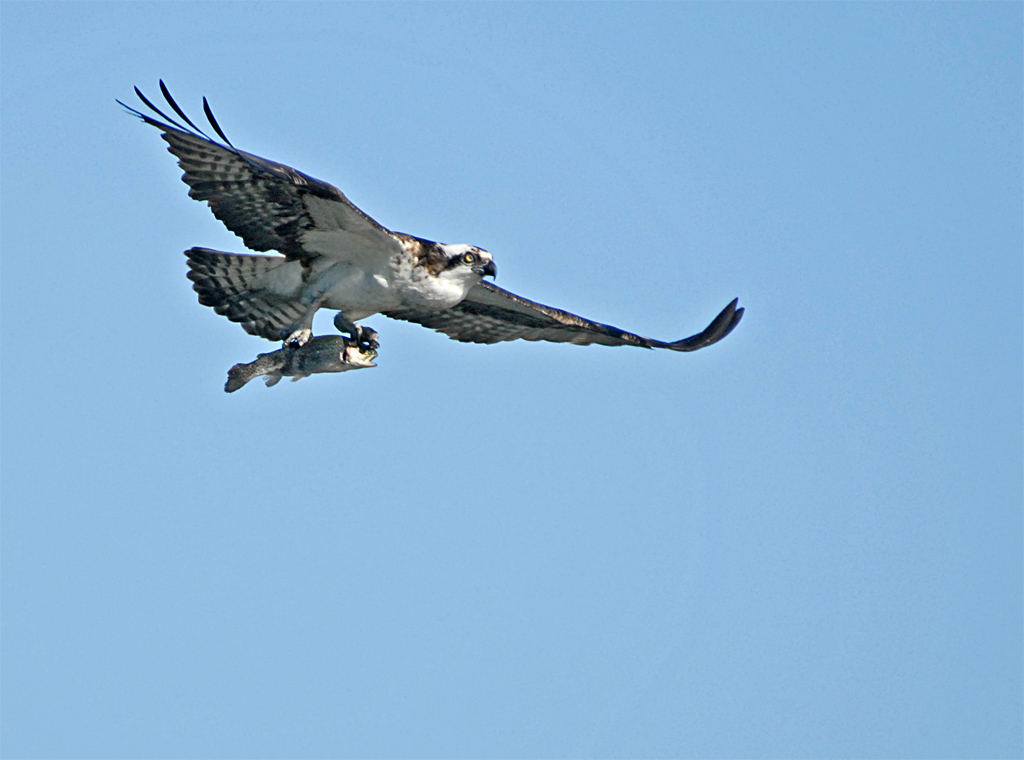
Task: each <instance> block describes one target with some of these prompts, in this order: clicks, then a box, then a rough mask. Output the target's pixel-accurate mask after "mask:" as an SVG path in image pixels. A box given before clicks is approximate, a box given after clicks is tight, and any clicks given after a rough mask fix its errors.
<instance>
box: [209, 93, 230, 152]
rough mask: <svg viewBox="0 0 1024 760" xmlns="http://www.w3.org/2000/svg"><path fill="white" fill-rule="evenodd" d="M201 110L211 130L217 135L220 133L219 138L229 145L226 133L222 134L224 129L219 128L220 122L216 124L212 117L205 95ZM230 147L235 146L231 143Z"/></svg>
mask: <svg viewBox="0 0 1024 760" xmlns="http://www.w3.org/2000/svg"><path fill="white" fill-rule="evenodd" d="M203 111H204V112H205V113H206V118H207V119H208V120H209V122H210V126H211V127H213V130H214V131H215V132H216V133H217V134H218V135H220V139H221V140H223V141H224V142H226V143H227V144H228V145H231V141H230V140H229V139H228V137H227V135H225V134H224V131H223V130H222V129H221V128H220V124H218V123H217V120H216V119H215V118H214V117H213V109H211V108H210V104H209V103H207V102H206V97H205V96H204V97H203ZM231 147H232V148H234V147H235V146H234V145H231Z"/></svg>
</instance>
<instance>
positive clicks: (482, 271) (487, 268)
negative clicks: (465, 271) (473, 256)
mask: <svg viewBox="0 0 1024 760" xmlns="http://www.w3.org/2000/svg"><path fill="white" fill-rule="evenodd" d="M474 271H475V272H476V273H477V274H478V275H480V276H481V277H486V276H487V275H490V276H491V277H497V276H498V268H497V267H496V266H494V262H493V261H488V262H487V263H486V264H484V265H483V266H482V267H477V268H476V269H475V270H474Z"/></svg>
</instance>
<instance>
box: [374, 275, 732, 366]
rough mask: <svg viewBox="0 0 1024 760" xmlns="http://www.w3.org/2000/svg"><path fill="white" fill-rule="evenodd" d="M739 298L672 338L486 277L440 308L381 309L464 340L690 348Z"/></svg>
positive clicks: (722, 331)
mask: <svg viewBox="0 0 1024 760" xmlns="http://www.w3.org/2000/svg"><path fill="white" fill-rule="evenodd" d="M738 300H739V299H733V301H732V303H730V304H729V305H728V306H726V307H725V308H724V309H722V311H721V313H720V314H719V315H718V316H717V317H715V319H714V321H713V322H712V323H711V324H710V325H708V326H707V327H706V328H705V329H704V330H703V331H702V332H700V333H697V334H696V335H691V336H690V337H689V338H683V339H682V340H677V341H675V342H673V343H667V342H665V341H660V340H654V339H652V338H645V337H643V336H641V335H634V334H633V333H631V332H626V331H625V330H620V329H619V328H618V327H612V326H611V325H604V324H601V323H600V322H591V321H590V320H589V319H584V318H583V317H578V316H576V315H575V314H570V313H569V312H567V311H562V310H561V309H552V308H551V307H550V306H544V305H543V304H539V303H534V302H533V301H529V300H527V299H525V298H522V297H520V296H517V295H515V294H514V293H509V292H508V291H507V290H503V289H501V288H499V287H497V286H496V285H492V284H491V283H489V282H481V283H480V284H479V285H475V286H474V287H473V288H472V290H470V291H469V295H467V296H466V298H465V300H463V301H462V302H461V303H460V304H458V305H457V306H453V307H452V308H450V309H447V310H445V311H434V312H431V311H386V312H384V315H385V316H387V317H392V318H393V319H402V320H405V321H407V322H417V323H419V324H421V325H424V326H425V327H430V328H433V329H434V330H437V331H438V332H443V333H444V334H446V335H448V336H449V337H451V338H454V339H455V340H460V341H462V342H464V343H500V342H501V341H505V340H519V339H522V340H545V341H550V342H552V343H575V344H576V345H579V346H587V345H590V344H591V343H598V344H600V345H603V346H640V347H641V348H668V349H671V350H672V351H696V350H697V349H698V348H704V347H705V346H710V345H711V344H712V343H717V342H718V341H720V340H721V339H722V338H724V337H725V336H726V335H728V334H729V333H730V332H732V330H733V328H734V327H736V325H738V324H739V321H740V319H741V318H742V317H743V309H737V308H736V303H737V301H738Z"/></svg>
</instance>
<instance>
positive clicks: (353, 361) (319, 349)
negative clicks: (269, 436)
mask: <svg viewBox="0 0 1024 760" xmlns="http://www.w3.org/2000/svg"><path fill="white" fill-rule="evenodd" d="M376 356H377V352H376V351H374V350H373V349H372V348H364V349H360V348H359V346H357V345H356V343H355V342H354V341H351V340H349V339H348V338H345V337H344V336H342V335H321V336H320V337H318V338H311V339H310V340H309V341H308V342H307V343H304V344H303V345H301V346H285V347H284V348H281V349H278V350H277V351H270V352H269V353H266V354H260V355H259V356H257V357H256V361H254V362H249V363H248V364H236V365H235V366H234V367H232V368H231V369H229V370H228V381H227V383H226V384H225V385H224V390H225V391H226V392H228V393H233V392H234V391H237V390H238V389H239V388H241V387H242V386H243V385H245V384H246V383H247V382H249V381H250V380H252V379H253V378H254V377H259V376H261V375H265V376H266V377H265V380H264V382H265V383H266V384H267V386H268V387H269V386H271V385H276V384H277V383H278V382H280V380H281V378H282V377H290V378H292V381H293V382H294V381H295V380H301V379H302V378H304V377H309V376H310V375H317V374H320V373H322V372H347V371H348V370H350V369H365V368H366V367H376V366H377V365H376V364H374V363H373V359H374V358H375V357H376Z"/></svg>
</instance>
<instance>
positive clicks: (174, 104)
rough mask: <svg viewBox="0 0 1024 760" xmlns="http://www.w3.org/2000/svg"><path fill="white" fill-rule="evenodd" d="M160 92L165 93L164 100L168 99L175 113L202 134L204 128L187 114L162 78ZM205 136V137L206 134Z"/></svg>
mask: <svg viewBox="0 0 1024 760" xmlns="http://www.w3.org/2000/svg"><path fill="white" fill-rule="evenodd" d="M160 92H161V93H163V96H164V100H166V101H167V102H168V103H169V104H170V106H171V108H173V109H174V113H176V114H178V116H180V117H181V118H182V119H184V120H185V123H186V124H188V125H189V126H190V127H192V129H194V130H195V131H196V132H198V133H199V134H201V135H202V134H203V130H201V129H200V128H199V127H197V126H196V125H195V124H194V123H193V122H192V120H191V119H190V118H188V116H186V115H185V112H184V111H182V110H181V107H180V106H179V105H178V104H177V102H176V101H175V100H174V98H172V97H171V91H170V90H168V89H167V85H165V84H164V80H162V79H161V80H160ZM203 136H204V137H205V136H206V135H203Z"/></svg>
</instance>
